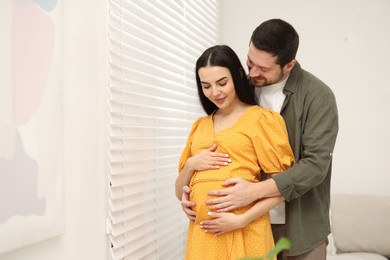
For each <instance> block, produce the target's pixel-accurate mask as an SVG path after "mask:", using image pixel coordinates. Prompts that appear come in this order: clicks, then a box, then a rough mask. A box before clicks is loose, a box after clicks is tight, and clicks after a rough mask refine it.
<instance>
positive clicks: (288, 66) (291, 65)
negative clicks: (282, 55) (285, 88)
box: [284, 59, 297, 73]
mask: <svg viewBox="0 0 390 260" xmlns="http://www.w3.org/2000/svg"><path fill="white" fill-rule="evenodd" d="M295 64H297V60H296V59H293V60H291V61H290V62H289V63H287V64H286V65H284V72H285V73H290V72H291V70H292V69H293V68H294V66H295Z"/></svg>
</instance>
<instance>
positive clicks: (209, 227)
mask: <svg viewBox="0 0 390 260" xmlns="http://www.w3.org/2000/svg"><path fill="white" fill-rule="evenodd" d="M208 216H209V217H210V218H211V219H209V220H203V221H201V222H200V228H201V229H203V230H204V231H205V232H207V233H214V235H215V236H220V235H222V234H225V233H227V232H231V231H233V230H236V229H239V228H243V227H244V226H245V225H244V220H243V218H242V216H241V215H237V214H235V213H231V212H222V213H217V212H209V213H208Z"/></svg>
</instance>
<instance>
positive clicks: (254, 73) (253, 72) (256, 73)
mask: <svg viewBox="0 0 390 260" xmlns="http://www.w3.org/2000/svg"><path fill="white" fill-rule="evenodd" d="M249 76H250V77H252V78H255V77H258V76H260V69H259V68H256V67H252V68H250V69H249Z"/></svg>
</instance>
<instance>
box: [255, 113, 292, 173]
mask: <svg viewBox="0 0 390 260" xmlns="http://www.w3.org/2000/svg"><path fill="white" fill-rule="evenodd" d="M254 127H256V128H257V131H256V134H255V135H254V137H253V145H254V148H255V151H256V156H257V158H258V161H259V164H260V167H261V169H262V171H263V172H264V173H268V174H271V173H278V172H282V171H285V170H287V169H288V168H290V167H291V166H292V165H293V164H294V161H295V160H294V154H293V152H292V149H291V147H290V143H289V140H288V134H287V129H286V124H285V122H284V120H283V118H282V116H281V115H280V114H278V113H276V112H273V111H270V110H265V111H264V113H263V114H262V115H260V116H259V119H258V122H257V124H255V126H254Z"/></svg>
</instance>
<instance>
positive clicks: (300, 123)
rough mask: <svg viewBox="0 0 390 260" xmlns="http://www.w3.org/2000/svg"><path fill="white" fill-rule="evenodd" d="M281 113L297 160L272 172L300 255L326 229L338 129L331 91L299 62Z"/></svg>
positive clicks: (292, 252)
mask: <svg viewBox="0 0 390 260" xmlns="http://www.w3.org/2000/svg"><path fill="white" fill-rule="evenodd" d="M283 92H284V93H285V94H286V99H285V100H284V103H283V106H282V110H281V115H282V116H283V118H284V120H285V121H286V126H287V130H288V135H289V140H290V145H291V147H292V149H293V151H294V154H295V159H296V163H295V165H294V166H293V167H292V168H290V169H289V170H287V171H285V172H282V173H280V174H277V175H275V177H274V180H275V182H276V184H277V186H278V189H279V191H280V192H281V193H282V195H283V196H284V197H285V199H286V236H287V237H288V238H289V239H290V240H291V242H292V244H293V247H292V248H291V249H290V250H288V251H287V252H286V253H287V255H292V256H293V255H301V254H303V253H306V252H308V251H310V250H311V249H313V248H315V247H317V246H318V245H320V244H321V243H323V242H324V240H325V239H326V238H327V236H328V235H329V233H330V223H329V204H330V180H331V172H332V154H333V149H334V146H335V143H336V137H337V132H338V113H337V106H336V99H335V96H334V94H333V92H332V90H331V89H330V88H329V87H328V86H327V85H325V84H324V83H323V82H322V81H320V80H319V79H318V78H317V77H315V76H314V75H312V74H310V73H309V72H307V71H305V70H303V69H301V66H300V65H299V63H297V64H296V65H295V66H294V68H293V70H292V71H291V73H290V77H289V79H288V81H287V83H286V85H285V87H284V89H283Z"/></svg>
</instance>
